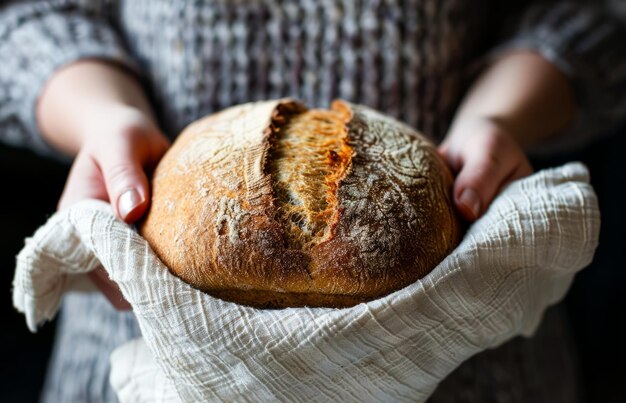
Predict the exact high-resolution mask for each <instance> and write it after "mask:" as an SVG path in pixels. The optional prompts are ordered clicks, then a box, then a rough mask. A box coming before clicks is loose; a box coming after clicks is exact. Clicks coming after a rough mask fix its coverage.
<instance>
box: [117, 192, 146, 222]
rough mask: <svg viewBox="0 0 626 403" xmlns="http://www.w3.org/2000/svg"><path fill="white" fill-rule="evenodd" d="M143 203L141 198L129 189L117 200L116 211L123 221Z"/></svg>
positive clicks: (137, 193)
mask: <svg viewBox="0 0 626 403" xmlns="http://www.w3.org/2000/svg"><path fill="white" fill-rule="evenodd" d="M142 202H143V198H142V197H141V195H140V194H139V192H138V191H137V190H136V189H130V190H127V191H126V192H124V193H122V195H121V196H120V197H119V199H117V211H119V213H120V216H122V218H123V219H126V217H127V216H128V215H129V214H130V213H131V212H132V211H133V210H134V209H136V208H137V206H139V205H140V204H141V203H142Z"/></svg>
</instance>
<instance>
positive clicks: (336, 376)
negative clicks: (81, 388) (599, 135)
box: [13, 163, 600, 402]
mask: <svg viewBox="0 0 626 403" xmlns="http://www.w3.org/2000/svg"><path fill="white" fill-rule="evenodd" d="M588 182H589V178H588V172H587V170H586V168H585V167H584V166H583V165H582V164H579V163H572V164H567V165H565V166H562V167H559V168H555V169H550V170H545V171H541V172H539V173H536V174H534V175H533V176H531V177H528V178H525V179H523V180H519V181H516V182H514V183H512V184H511V185H509V186H508V187H507V188H506V189H505V190H504V191H503V192H502V193H501V194H500V195H499V196H498V197H497V198H496V199H495V200H494V202H493V203H492V205H491V206H490V208H489V210H488V211H487V212H486V214H485V215H484V216H483V217H482V218H481V219H479V220H478V221H477V222H475V223H474V224H473V225H472V226H471V227H470V228H469V229H468V231H467V233H466V234H465V236H464V238H463V240H462V242H461V243H460V245H459V246H458V247H457V248H456V249H455V250H454V251H453V252H452V253H451V254H450V255H449V256H448V257H447V258H446V259H445V260H444V261H443V262H441V264H439V265H438V266H437V267H436V268H435V269H434V270H433V271H432V272H431V273H430V274H429V275H428V276H426V277H425V278H423V279H421V280H419V281H417V282H416V283H414V284H412V285H410V286H408V287H406V288H404V289H402V290H400V291H397V292H395V293H393V294H391V295H388V296H386V297H384V298H381V299H378V300H375V301H371V302H368V303H363V304H359V305H357V306H355V307H352V308H347V309H327V308H314V309H311V308H292V309H283V310H258V309H254V308H249V307H245V306H240V305H237V304H234V303H229V302H225V301H221V300H219V299H216V298H212V297H211V296H209V295H207V294H204V293H202V292H200V291H197V290H195V289H193V288H191V287H190V286H189V285H187V284H186V283H184V282H183V281H181V280H180V279H178V278H177V277H175V276H173V275H172V274H170V272H169V271H168V269H167V267H165V266H164V265H163V264H162V263H161V262H160V261H159V259H158V258H157V257H156V255H155V254H154V253H153V252H152V250H151V249H150V247H149V245H148V244H147V242H146V241H145V240H144V239H143V238H142V237H141V236H139V235H138V234H137V233H135V232H134V231H133V230H132V229H131V228H130V227H129V226H127V225H126V224H124V223H123V222H121V221H119V220H118V219H116V218H115V216H114V213H113V211H112V209H111V207H110V206H109V205H108V204H105V203H103V202H98V201H85V202H82V203H80V204H77V205H76V206H74V207H72V208H70V209H68V210H65V211H62V212H59V213H57V214H55V215H54V216H52V217H51V218H50V220H49V221H48V223H47V224H46V225H44V226H43V227H42V228H40V229H39V230H38V231H37V232H36V233H35V235H34V236H33V237H32V238H29V239H27V240H26V246H25V247H24V249H23V250H22V251H21V253H20V254H19V256H18V258H17V270H16V273H15V279H14V290H13V301H14V305H15V306H16V307H17V309H18V310H20V311H21V312H23V313H24V314H25V315H26V320H27V324H28V326H29V328H30V329H31V330H32V331H35V330H36V327H37V325H39V324H41V323H42V322H44V321H45V320H47V319H50V318H52V317H53V316H54V315H55V314H56V312H57V310H58V307H59V301H60V299H61V296H62V295H63V293H64V291H66V289H68V288H69V287H70V286H71V283H72V282H73V279H74V278H76V277H75V275H76V274H78V273H83V272H87V271H90V270H92V269H94V268H95V267H96V266H98V265H99V264H100V263H101V264H102V265H103V266H104V267H105V268H106V270H107V271H108V272H109V275H110V276H111V278H112V279H113V280H114V281H116V282H117V283H118V284H119V286H120V288H121V290H122V292H123V294H124V296H125V297H126V299H127V300H128V301H129V302H130V304H131V305H132V306H133V310H134V312H135V314H136V316H137V319H138V322H139V325H140V327H141V331H142V334H143V339H144V340H145V345H144V344H142V343H143V342H142V341H133V342H131V343H129V344H128V345H125V346H123V347H121V348H120V349H118V350H117V351H116V352H115V353H114V354H113V364H114V368H113V371H112V384H113V386H114V387H115V388H116V390H117V392H118V394H119V396H120V398H121V400H122V401H135V402H140V401H153V400H150V399H155V396H156V395H158V396H159V399H165V400H160V401H183V402H196V401H216V400H222V401H275V400H280V401H307V402H308V401H359V402H365V401H424V400H426V399H427V398H428V396H429V395H430V394H431V393H432V392H433V390H434V389H435V388H436V386H437V384H438V383H439V382H440V381H441V380H442V379H443V378H444V377H445V376H446V375H448V374H449V373H450V372H451V371H452V370H454V369H455V368H456V367H457V366H458V365H459V364H460V363H461V362H463V361H464V360H466V359H467V358H469V357H470V356H472V355H474V354H476V353H478V352H480V351H482V350H484V349H487V348H491V347H495V346H498V345H499V344H501V343H503V342H504V341H506V340H508V339H510V338H512V337H513V336H515V335H519V334H522V335H526V336H529V335H532V333H533V331H534V330H535V329H536V328H537V326H538V324H539V322H540V320H541V317H542V314H543V312H544V310H545V308H546V307H547V306H548V305H550V304H553V303H555V302H557V301H558V300H560V299H561V298H562V297H563V296H564V295H565V293H566V291H567V289H568V287H569V285H570V283H571V281H572V279H573V276H574V274H575V273H576V272H577V271H578V270H580V269H582V268H583V267H585V266H586V265H588V264H589V263H590V262H591V259H592V257H593V253H594V251H595V248H596V246H597V242H598V235H599V227H600V216H599V210H598V206H597V200H596V197H595V194H594V191H593V189H592V187H591V186H590V185H589V183H588ZM418 241H419V240H416V242H418ZM146 346H147V349H146ZM147 351H150V352H151V354H147ZM152 360H154V363H156V364H154V363H151V361H152ZM132 361H135V362H134V363H131V362H132Z"/></svg>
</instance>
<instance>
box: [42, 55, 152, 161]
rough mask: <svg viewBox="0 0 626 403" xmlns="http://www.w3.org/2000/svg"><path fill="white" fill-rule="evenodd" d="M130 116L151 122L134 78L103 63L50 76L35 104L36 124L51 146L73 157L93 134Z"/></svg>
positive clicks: (79, 65)
mask: <svg viewBox="0 0 626 403" xmlns="http://www.w3.org/2000/svg"><path fill="white" fill-rule="evenodd" d="M133 113H135V114H142V115H144V120H145V119H147V120H152V111H151V109H150V105H149V103H148V100H147V98H146V97H145V94H144V92H143V89H142V88H141V86H140V85H139V83H138V81H137V80H136V78H135V77H134V76H132V75H131V74H129V73H128V72H127V71H125V70H123V69H121V68H119V67H118V66H116V65H114V64H112V63H109V62H106V61H99V60H80V61H77V62H75V63H72V64H70V65H68V66H66V67H64V68H62V69H60V70H59V71H57V72H55V73H54V74H53V76H52V77H50V79H49V80H48V82H47V83H46V85H45V87H44V89H43V91H42V94H41V96H40V98H39V102H38V104H37V123H38V125H39V128H40V130H41V132H42V135H43V137H44V138H45V139H46V140H47V141H48V142H49V143H50V144H51V145H52V146H53V147H55V148H57V149H58V150H60V151H62V152H65V153H67V154H70V155H75V154H76V153H77V152H78V151H79V150H80V149H81V148H82V146H83V143H84V142H85V140H86V139H87V138H89V137H90V136H93V135H94V134H93V133H94V132H102V128H103V127H104V128H106V127H107V126H111V124H115V122H116V120H119V119H117V117H119V116H123V115H125V114H126V115H132V114H133Z"/></svg>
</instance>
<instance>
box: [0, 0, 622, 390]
mask: <svg viewBox="0 0 626 403" xmlns="http://www.w3.org/2000/svg"><path fill="white" fill-rule="evenodd" d="M502 3H506V5H505V4H502ZM535 3H538V2H524V1H520V0H518V1H511V2H501V1H497V0H319V1H313V0H309V1H307V0H206V1H200V0H185V1H176V2H174V1H166V0H131V1H119V0H93V1H89V0H58V1H29V2H26V1H17V2H12V3H7V2H0V4H3V5H2V6H1V7H2V8H0V141H3V142H6V143H9V144H13V145H18V146H24V147H29V148H31V149H33V150H36V151H37V152H39V153H42V154H47V155H53V156H58V153H57V152H56V151H54V150H53V149H52V148H51V147H49V145H48V144H46V142H45V141H44V140H43V139H42V138H41V136H40V133H39V132H38V128H37V124H36V120H35V107H36V102H37V98H38V96H39V95H40V94H41V91H42V88H43V86H44V84H45V82H46V80H48V79H49V78H50V76H51V75H52V74H53V73H54V71H55V70H56V69H58V68H59V67H61V66H63V65H66V64H67V63H70V62H72V61H75V60H78V59H80V58H85V57H97V58H103V59H107V60H111V61H115V62H117V63H120V64H122V65H124V66H127V67H128V68H130V69H133V70H134V71H136V72H138V73H139V74H140V75H141V77H142V78H143V80H144V81H145V83H146V86H147V89H148V91H149V92H150V95H151V97H152V99H153V100H154V103H155V106H156V111H157V115H158V117H159V119H160V123H161V125H162V127H163V128H164V130H165V131H166V132H167V133H168V134H169V135H170V136H172V137H173V136H175V135H176V134H177V133H178V132H179V131H180V130H181V129H182V128H183V127H184V126H185V125H186V124H188V123H189V122H191V121H193V120H194V119H197V118H199V117H201V116H203V115H205V114H207V113H210V112H213V111H216V110H219V109H222V108H225V107H227V106H231V105H234V104H237V103H242V102H247V101H251V100H259V99H269V98H277V97H283V96H292V97H296V98H299V99H302V100H303V101H305V102H306V103H308V104H310V105H317V106H327V105H328V103H329V101H330V100H332V99H333V98H336V97H341V98H345V99H347V100H349V101H353V102H358V103H364V104H367V105H369V106H372V107H374V108H377V109H380V110H382V111H384V112H386V113H388V114H391V115H393V116H396V117H399V118H400V119H402V120H404V121H406V122H407V123H409V124H410V125H412V126H414V127H416V128H418V129H419V130H422V131H424V132H425V133H427V134H429V135H432V136H435V137H438V138H441V136H443V135H444V134H445V131H446V128H447V127H448V125H449V123H450V120H451V118H452V114H453V112H454V109H455V106H456V105H457V104H458V103H459V101H460V98H461V96H462V94H463V90H464V89H465V88H466V87H467V85H468V84H469V81H470V79H471V78H472V74H471V73H472V72H475V67H476V66H479V65H480V62H481V61H483V60H484V59H485V58H486V57H488V56H493V54H494V53H493V52H495V53H497V54H501V53H502V52H505V51H507V50H509V49H513V48H529V49H532V50H535V51H538V52H540V53H541V54H542V55H543V56H544V57H546V58H547V59H549V60H551V61H552V62H553V63H555V65H556V66H557V67H558V68H560V69H561V70H562V71H563V72H565V73H566V74H567V75H568V77H569V78H570V79H571V81H572V84H573V86H574V88H575V91H576V95H577V98H578V102H579V104H580V105H581V113H580V116H579V118H578V122H577V126H576V133H572V136H575V137H576V138H577V139H585V138H589V137H591V136H593V135H594V134H596V133H598V132H599V131H600V130H603V129H604V128H606V127H608V126H610V125H611V124H613V123H614V122H615V121H616V120H618V119H619V117H620V116H623V115H624V114H625V113H626V52H624V36H623V33H622V32H620V28H619V27H618V26H617V25H616V24H614V23H612V22H611V21H610V20H609V19H608V18H607V16H605V15H602V14H601V13H599V12H597V11H594V10H591V9H590V8H586V7H583V6H581V5H580V4H579V3H580V2H574V1H571V2H562V1H554V2H548V4H547V5H543V6H542V5H535ZM496 11H498V12H496ZM512 85H514V83H512ZM81 299H82V300H81ZM81 299H79V298H72V299H68V301H66V306H67V305H75V307H74V308H75V309H73V310H72V309H70V308H69V307H68V309H66V312H69V313H67V314H66V315H65V316H64V317H63V319H62V320H61V322H60V328H59V331H60V337H59V339H58V341H57V349H56V351H57V353H56V354H55V360H54V362H53V366H52V369H53V371H52V372H51V377H50V378H49V379H48V387H47V396H48V400H47V401H55V402H56V401H75V399H78V400H80V401H114V400H115V398H114V396H112V394H111V393H110V390H109V389H108V384H107V383H106V374H107V371H108V353H109V352H110V351H111V350H112V349H113V348H114V347H115V346H116V345H117V344H119V342H120V340H121V339H118V338H116V337H102V338H101V339H100V341H99V342H98V343H95V344H92V346H94V347H95V348H93V349H87V350H89V351H90V353H91V355H89V354H87V352H86V351H87V350H85V349H84V348H82V347H80V348H79V347H78V346H79V345H80V343H82V342H83V341H84V340H85V339H89V340H92V341H93V340H94V339H93V337H94V336H93V335H94V334H101V335H102V334H104V335H113V334H117V335H125V336H124V337H121V338H122V339H123V338H126V336H128V337H131V336H132V335H135V334H136V333H137V329H136V325H135V324H134V323H133V321H132V316H130V315H129V314H125V315H117V314H114V313H113V312H111V311H110V310H107V309H108V308H106V307H105V304H106V302H105V301H104V300H103V299H102V298H101V297H87V296H85V297H81ZM78 304H80V307H78V306H79V305H78ZM129 317H130V318H131V319H129ZM100 329H106V331H104V330H103V331H102V332H103V333H99V331H100ZM78 351H80V357H79V356H78V354H77V353H76V352H78ZM68 368H69V369H72V370H71V371H70V372H76V371H78V372H80V373H83V374H85V375H84V376H83V375H81V376H77V375H76V374H75V373H74V374H69V375H68V372H67V371H68ZM76 373H77V372H76ZM93 374H99V375H93ZM91 375H93V376H91ZM70 380H72V381H70ZM85 383H86V384H85ZM105 391H108V392H105ZM73 399H74V400H73Z"/></svg>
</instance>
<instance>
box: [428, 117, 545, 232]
mask: <svg viewBox="0 0 626 403" xmlns="http://www.w3.org/2000/svg"><path fill="white" fill-rule="evenodd" d="M439 152H440V154H441V155H442V156H443V157H444V159H445V160H446V162H447V163H448V166H449V167H450V168H451V169H452V171H453V173H454V174H455V175H456V178H455V181H454V190H453V200H454V204H455V207H456V208H457V210H458V211H459V212H460V213H461V215H462V216H463V217H464V218H465V219H467V220H469V221H474V220H476V219H478V218H479V217H480V216H481V215H482V214H483V213H484V212H485V210H486V209H487V207H488V206H489V204H491V202H492V201H493V199H494V197H495V196H496V194H497V193H498V192H499V191H500V190H501V189H502V188H503V187H504V186H505V185H507V184H508V183H509V182H512V181H514V180H515V179H519V178H523V177H525V176H528V175H530V174H532V172H533V169H532V167H531V166H530V163H529V162H528V159H527V158H526V155H525V154H524V151H523V150H522V148H521V147H520V146H519V145H518V143H517V141H516V140H515V137H514V136H513V135H512V134H511V133H509V132H508V131H507V130H506V128H504V127H503V126H502V125H501V124H499V123H498V122H497V121H494V120H493V119H489V118H482V117H475V118H468V119H463V120H462V121H459V122H456V124H455V125H454V126H453V127H452V129H451V131H450V133H449V134H448V136H447V137H446V139H445V140H444V141H443V143H442V144H441V145H440V146H439Z"/></svg>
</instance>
